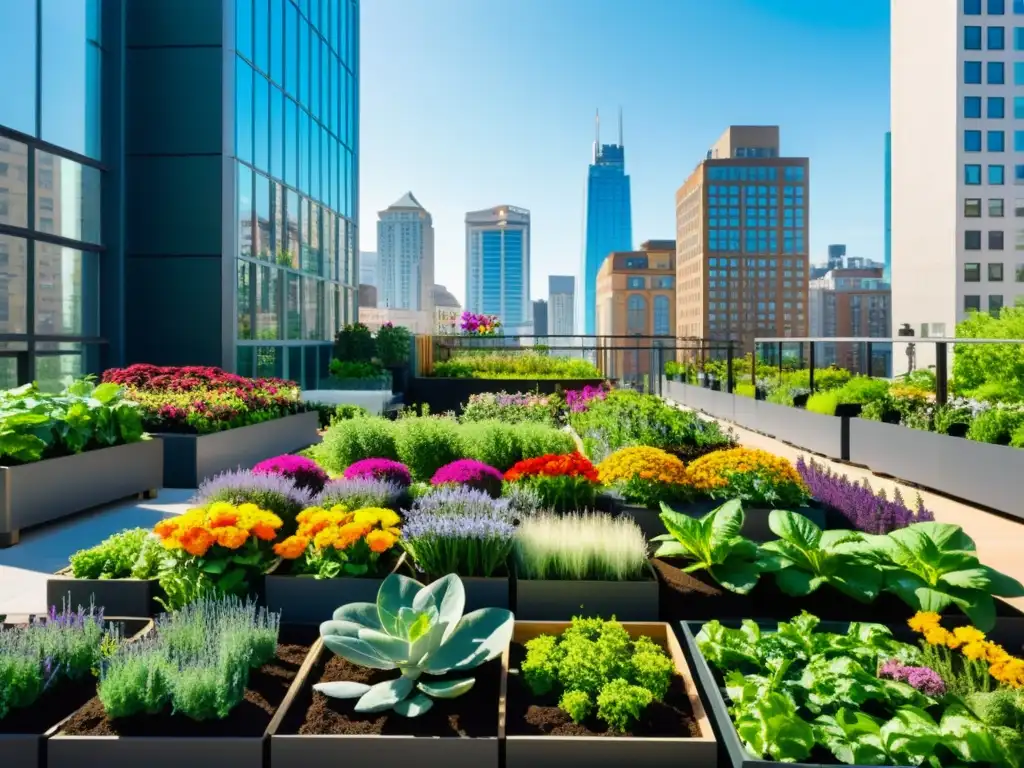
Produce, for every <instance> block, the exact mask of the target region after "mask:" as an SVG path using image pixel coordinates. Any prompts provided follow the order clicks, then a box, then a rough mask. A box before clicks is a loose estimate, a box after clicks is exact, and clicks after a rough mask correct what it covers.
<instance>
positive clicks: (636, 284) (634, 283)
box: [626, 277, 646, 291]
mask: <svg viewBox="0 0 1024 768" xmlns="http://www.w3.org/2000/svg"><path fill="white" fill-rule="evenodd" d="M626 287H627V288H630V289H632V290H641V291H642V290H643V289H644V288H645V287H646V286H645V285H644V279H643V278H642V277H627V278H626Z"/></svg>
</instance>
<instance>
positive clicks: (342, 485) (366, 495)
mask: <svg viewBox="0 0 1024 768" xmlns="http://www.w3.org/2000/svg"><path fill="white" fill-rule="evenodd" d="M407 495H408V488H406V487H405V486H403V485H400V484H399V483H396V482H394V481H393V480H377V479H376V478H373V477H353V478H345V479H341V480H332V481H331V482H329V483H327V485H325V486H324V489H323V491H321V493H320V495H319V496H317V497H316V500H315V503H314V504H313V505H312V506H316V507H324V508H329V507H335V506H338V505H339V504H340V505H341V506H343V507H346V508H348V509H362V508H363V507H384V508H385V509H400V508H401V506H402V501H403V500H404V499H405V497H406V496H407Z"/></svg>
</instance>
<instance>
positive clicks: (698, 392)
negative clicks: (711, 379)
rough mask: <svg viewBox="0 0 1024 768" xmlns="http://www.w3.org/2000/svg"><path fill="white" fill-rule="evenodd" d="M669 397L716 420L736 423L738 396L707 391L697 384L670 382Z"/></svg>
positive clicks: (711, 390)
mask: <svg viewBox="0 0 1024 768" xmlns="http://www.w3.org/2000/svg"><path fill="white" fill-rule="evenodd" d="M668 384H669V386H668V397H669V399H671V400H674V401H675V402H677V403H679V404H680V405H684V406H686V407H687V408H692V409H693V410H695V411H701V412H702V413H706V414H707V415H708V416H712V417H714V418H716V419H725V420H726V421H734V420H735V418H736V403H735V401H736V395H730V394H729V393H728V392H718V391H716V390H713V389H706V388H704V387H699V386H697V385H695V384H683V383H681V382H668Z"/></svg>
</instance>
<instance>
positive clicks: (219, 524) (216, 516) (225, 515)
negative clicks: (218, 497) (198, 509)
mask: <svg viewBox="0 0 1024 768" xmlns="http://www.w3.org/2000/svg"><path fill="white" fill-rule="evenodd" d="M214 506H218V505H216V504H215V505H214ZM226 506H227V507H228V508H227V509H218V510H214V509H213V508H212V507H211V508H210V511H209V512H208V513H207V516H208V518H209V520H210V527H211V528H224V527H227V526H233V525H235V523H237V522H238V519H239V514H238V512H236V511H235V509H234V507H232V506H231V505H230V504H228V505H226Z"/></svg>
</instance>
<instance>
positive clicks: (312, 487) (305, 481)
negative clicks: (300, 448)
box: [252, 454, 328, 493]
mask: <svg viewBox="0 0 1024 768" xmlns="http://www.w3.org/2000/svg"><path fill="white" fill-rule="evenodd" d="M252 471H253V474H256V475H281V476H282V477H287V478H290V479H291V480H292V481H293V482H294V483H295V485H296V486H297V487H299V488H307V489H309V492H310V493H320V491H322V490H323V489H324V485H325V484H326V483H327V479H328V478H327V473H326V472H324V471H323V470H322V469H321V468H320V466H319V465H318V464H317V463H316V462H315V461H313V460H312V459H307V458H306V457H305V456H292V455H290V454H285V455H283V456H275V457H274V458H272V459H266V460H264V461H261V462H260V463H259V464H257V465H256V466H255V467H253V468H252Z"/></svg>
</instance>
